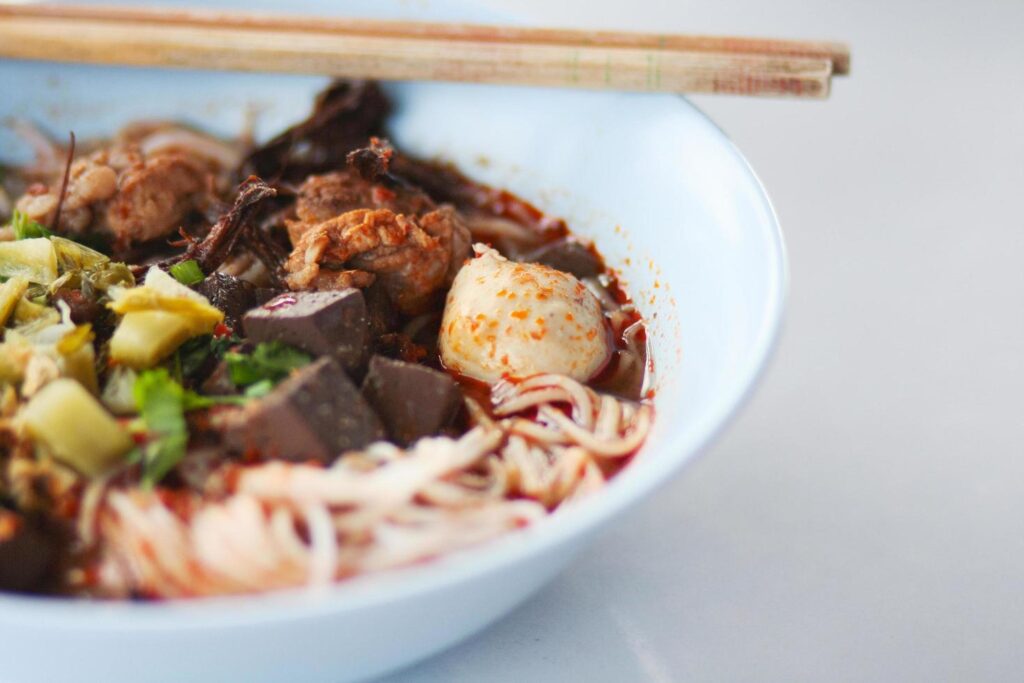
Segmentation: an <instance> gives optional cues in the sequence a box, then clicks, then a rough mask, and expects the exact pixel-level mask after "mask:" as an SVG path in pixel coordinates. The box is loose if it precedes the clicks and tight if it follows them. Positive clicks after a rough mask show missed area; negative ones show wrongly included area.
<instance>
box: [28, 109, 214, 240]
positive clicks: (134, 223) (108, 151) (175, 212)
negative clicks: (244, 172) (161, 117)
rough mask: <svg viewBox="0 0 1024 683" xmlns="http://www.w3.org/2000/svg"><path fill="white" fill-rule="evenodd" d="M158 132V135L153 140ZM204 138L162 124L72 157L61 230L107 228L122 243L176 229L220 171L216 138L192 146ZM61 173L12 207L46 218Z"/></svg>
mask: <svg viewBox="0 0 1024 683" xmlns="http://www.w3.org/2000/svg"><path fill="white" fill-rule="evenodd" d="M155 136H159V138H156V139H155V142H154V137H155ZM203 140H206V138H204V137H203V136H201V135H199V134H198V133H194V132H191V131H184V130H183V129H179V130H178V131H173V130H170V129H168V128H167V127H162V128H159V129H155V132H153V134H152V135H150V136H147V137H140V138H136V139H134V140H131V141H127V140H125V139H122V140H121V141H119V142H115V143H114V144H112V145H111V146H109V147H106V148H104V149H101V150H98V151H96V152H93V153H92V154H89V155H87V156H84V157H81V158H79V159H77V160H76V161H75V162H74V163H73V164H72V165H71V170H70V174H69V176H68V188H67V194H66V195H65V197H64V203H63V206H62V207H61V209H60V211H61V213H60V225H59V226H58V229H59V230H60V231H61V232H68V233H72V234H79V235H81V234H103V235H107V236H109V237H111V238H113V240H114V242H115V244H116V245H120V246H122V247H124V246H128V245H129V244H133V243H138V242H146V241H149V240H153V239H156V238H158V237H163V236H165V235H169V234H171V233H173V232H174V231H175V230H176V229H177V228H178V227H179V226H180V225H181V224H182V222H183V221H184V220H185V218H186V217H187V216H188V214H189V212H191V211H192V210H194V209H197V208H199V207H201V206H203V205H204V204H205V203H206V202H208V201H209V195H210V194H211V191H212V189H213V187H214V185H215V181H214V179H215V176H216V175H217V173H219V172H220V171H221V170H222V168H221V166H220V164H219V162H218V161H217V160H216V159H214V158H213V157H214V156H215V155H214V154H213V153H211V152H210V151H209V150H210V149H213V143H211V144H210V145H208V146H206V147H201V146H200V151H194V150H192V149H191V148H190V147H189V145H190V144H191V145H193V146H195V145H197V144H198V141H203ZM151 143H153V144H151ZM217 144H218V145H220V143H217ZM220 146H221V147H223V145H220ZM62 180H63V179H62V178H61V177H57V178H54V179H52V181H51V182H50V183H49V184H48V185H43V184H37V185H35V186H33V187H31V188H30V189H29V190H28V192H26V193H25V195H24V196H23V197H21V199H19V200H18V203H17V208H18V209H19V210H20V211H23V212H24V213H26V214H27V215H28V216H29V217H30V218H32V219H33V220H36V221H38V222H40V223H42V224H43V225H51V224H52V223H53V221H54V219H55V216H56V213H57V206H58V204H59V200H60V190H61V183H62Z"/></svg>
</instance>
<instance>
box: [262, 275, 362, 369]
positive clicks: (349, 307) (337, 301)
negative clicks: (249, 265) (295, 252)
mask: <svg viewBox="0 0 1024 683" xmlns="http://www.w3.org/2000/svg"><path fill="white" fill-rule="evenodd" d="M242 326H243V328H244V330H245V335H246V336H247V337H248V338H249V340H250V341H254V342H270V341H279V342H283V343H285V344H288V345H290V346H294V347H296V348H299V349H302V350H303V351H306V352H308V353H311V354H313V355H314V356H331V357H332V358H334V359H335V360H337V361H338V362H339V363H341V366H342V367H343V368H345V370H347V371H348V372H352V371H354V370H357V369H358V368H360V367H361V366H362V365H363V363H364V362H365V360H366V353H367V348H368V345H369V336H370V332H369V324H368V322H367V315H366V301H365V300H364V299H363V293H362V292H360V291H359V290H358V289H342V290H338V291H326V292H289V293H287V294H281V295H280V296H277V297H275V298H273V299H271V300H270V301H268V302H267V303H265V304H263V305H262V306H260V307H259V308H254V309H253V310H251V311H249V312H248V313H246V314H245V317H244V318H243V320H242Z"/></svg>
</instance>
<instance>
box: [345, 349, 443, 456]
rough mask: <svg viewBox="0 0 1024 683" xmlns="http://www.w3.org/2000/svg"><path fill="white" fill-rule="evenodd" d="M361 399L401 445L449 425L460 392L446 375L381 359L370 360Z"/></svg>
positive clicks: (376, 357)
mask: <svg viewBox="0 0 1024 683" xmlns="http://www.w3.org/2000/svg"><path fill="white" fill-rule="evenodd" d="M363 396H365V397H366V400H367V401H368V402H369V403H370V405H371V406H373V408H374V410H376V411H377V414H378V415H380V419H381V421H382V422H383V423H384V426H385V428H386V429H387V431H388V435H389V436H390V437H391V439H392V440H393V441H394V442H395V443H397V444H399V445H401V446H406V445H408V444H410V443H412V442H413V441H415V440H416V439H418V438H420V437H421V436H430V435H432V434H437V433H438V432H439V431H440V430H441V429H443V428H444V427H447V426H448V425H449V424H451V422H452V420H453V419H454V418H455V415H456V414H457V413H458V411H459V407H460V406H461V405H462V392H461V391H460V390H459V387H458V385H457V384H456V383H455V381H454V380H452V378H451V377H449V376H448V375H446V374H444V373H443V372H438V371H437V370H431V369H430V368H427V367H424V366H422V365H416V364H414V363H403V362H402V361H398V360H392V359H390V358H385V357H384V356H374V357H373V358H372V359H371V360H370V369H369V372H367V373H366V379H365V380H363Z"/></svg>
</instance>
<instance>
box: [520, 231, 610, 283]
mask: <svg viewBox="0 0 1024 683" xmlns="http://www.w3.org/2000/svg"><path fill="white" fill-rule="evenodd" d="M523 261H527V262H529V263H541V264H543V265H545V266H550V267H551V268H554V269H555V270H561V271H564V272H566V273H572V274H573V275H575V276H576V277H578V278H585V277H595V276H597V275H598V274H599V273H600V272H601V262H600V261H599V260H598V259H597V257H596V256H594V254H593V252H591V251H590V249H588V248H587V247H585V246H584V245H582V244H580V243H579V242H576V241H574V240H567V239H562V240H557V241H555V242H551V243H550V244H545V245H544V246H542V247H540V248H539V249H536V250H534V251H532V252H530V253H529V254H527V255H526V256H525V257H523Z"/></svg>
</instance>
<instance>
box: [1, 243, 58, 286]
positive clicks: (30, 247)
mask: <svg viewBox="0 0 1024 683" xmlns="http://www.w3.org/2000/svg"><path fill="white" fill-rule="evenodd" d="M0 276H3V277H5V278H12V277H23V278H25V279H26V280H28V281H29V282H36V283H39V284H41V285H48V284H50V283H51V282H53V281H54V280H56V279H57V251H56V250H55V249H54V247H53V243H52V242H50V240H49V239H47V238H45V237H33V238H28V239H23V240H18V241H16V242H0Z"/></svg>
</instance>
